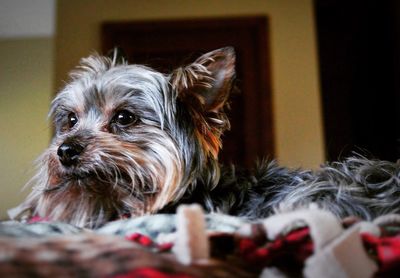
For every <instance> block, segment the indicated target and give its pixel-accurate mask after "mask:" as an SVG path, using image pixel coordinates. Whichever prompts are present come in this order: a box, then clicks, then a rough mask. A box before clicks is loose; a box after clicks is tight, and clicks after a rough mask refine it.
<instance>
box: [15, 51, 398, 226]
mask: <svg viewBox="0 0 400 278" xmlns="http://www.w3.org/2000/svg"><path fill="white" fill-rule="evenodd" d="M234 78H235V53H234V50H233V48H230V47H226V48H222V49H218V50H215V51H212V52H209V53H207V54H205V55H203V56H201V57H200V58H198V59H197V60H196V61H195V62H194V63H192V64H189V65H187V66H184V67H180V68H177V69H176V70H174V71H173V72H172V73H170V74H163V73H160V72H157V71H155V70H153V69H151V68H148V67H145V66H142V65H128V64H127V63H126V62H125V61H124V60H121V59H119V58H118V56H117V55H114V56H112V57H102V56H98V55H93V56H90V57H88V58H85V59H82V61H81V63H80V66H79V67H77V69H76V70H74V71H73V72H72V73H71V81H70V83H69V84H67V85H66V86H65V88H63V89H62V90H61V91H60V92H59V94H58V95H57V96H56V97H55V99H54V100H53V102H52V105H51V109H50V114H49V115H50V118H51V119H52V120H53V123H54V127H55V135H54V138H53V140H52V142H51V144H50V147H49V148H48V149H47V150H46V151H45V152H44V153H43V155H42V156H41V157H40V158H39V160H38V162H39V167H38V173H37V175H36V176H35V177H34V178H33V180H32V184H33V189H32V192H31V193H30V195H29V196H28V197H27V199H26V200H25V201H24V202H23V203H22V204H21V205H20V206H19V209H20V210H25V211H26V210H28V211H29V213H30V215H31V216H40V217H44V218H48V219H51V220H58V221H65V222H68V223H71V224H74V225H77V226H82V227H91V228H93V227H98V226H100V225H102V224H104V223H105V222H107V221H110V220H114V219H119V218H122V217H136V216H141V215H145V214H154V213H162V212H173V211H174V210H175V208H176V207H177V206H178V205H179V204H181V203H199V204H201V205H202V206H203V207H204V209H205V210H206V211H208V212H221V213H227V214H232V215H237V216H242V217H246V218H248V219H258V218H261V217H267V216H269V215H271V214H272V213H274V212H276V211H279V210H291V209H296V208H298V207H301V206H307V205H308V204H310V203H316V204H317V205H318V206H320V207H321V208H324V209H328V210H330V211H332V212H333V213H335V214H336V215H337V216H338V217H345V216H350V215H351V216H357V217H360V218H363V219H372V218H374V217H376V216H378V215H380V214H384V213H389V212H398V211H399V210H400V198H399V197H400V171H399V170H400V166H399V165H398V164H396V163H391V162H384V161H378V160H368V159H365V158H363V157H360V156H358V157H352V158H348V159H347V160H345V161H344V162H336V163H330V164H326V165H324V166H322V167H321V169H319V170H318V171H303V170H295V169H287V168H284V167H280V166H278V165H277V164H276V163H275V162H274V161H270V162H268V161H262V162H259V163H258V164H257V165H256V167H255V169H254V170H253V171H238V170H235V167H233V166H230V167H225V168H224V167H221V166H220V165H219V163H218V153H219V150H220V148H221V135H222V133H223V132H224V131H225V130H226V129H228V128H229V126H230V125H229V121H228V119H227V116H226V113H225V111H226V106H227V101H228V97H229V94H230V92H231V90H232V88H233V82H234Z"/></svg>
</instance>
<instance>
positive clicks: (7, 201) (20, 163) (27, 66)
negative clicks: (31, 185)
mask: <svg viewBox="0 0 400 278" xmlns="http://www.w3.org/2000/svg"><path fill="white" fill-rule="evenodd" d="M52 53H53V40H52V39H51V38H24V39H0V119H1V120H0V198H1V202H0V219H1V218H4V217H5V216H6V210H7V209H9V208H11V207H14V206H16V205H17V204H18V203H19V202H21V201H22V200H23V197H24V196H25V195H26V194H27V193H28V192H29V190H26V191H24V192H23V193H22V192H21V189H22V187H23V186H24V184H25V183H26V182H27V181H28V180H29V179H30V177H31V176H32V175H33V171H32V169H33V167H32V164H33V161H34V160H35V159H36V157H37V156H38V155H39V154H40V152H41V151H42V150H43V149H44V148H45V147H46V145H47V143H48V142H49V135H50V129H49V127H48V124H47V121H46V115H47V109H48V105H49V101H50V95H51V92H52V79H53V74H52V73H53V64H52V62H53V60H52V58H53V57H52Z"/></svg>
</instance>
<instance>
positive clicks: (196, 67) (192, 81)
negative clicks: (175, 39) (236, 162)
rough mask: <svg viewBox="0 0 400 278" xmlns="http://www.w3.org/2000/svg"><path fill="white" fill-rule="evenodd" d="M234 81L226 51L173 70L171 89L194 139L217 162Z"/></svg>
mask: <svg viewBox="0 0 400 278" xmlns="http://www.w3.org/2000/svg"><path fill="white" fill-rule="evenodd" d="M234 78H235V52H234V49H233V48H232V47H225V48H221V49H217V50H214V51H212V52H209V53H206V54H204V55H203V56H201V57H200V58H198V59H197V60H196V61H195V62H194V63H192V64H190V65H188V66H185V67H181V68H178V69H176V70H175V71H174V72H173V73H172V75H171V86H172V89H173V90H174V91H175V92H176V94H177V98H178V100H179V101H181V102H182V103H184V105H186V107H187V108H188V111H189V113H190V114H191V116H192V118H193V119H194V122H195V125H196V135H197V137H198V138H199V139H200V142H201V144H202V146H203V149H204V150H205V152H206V154H211V155H212V156H213V157H214V158H217V156H218V152H219V149H220V147H221V142H220V137H221V134H222V132H223V131H224V130H226V129H227V128H229V121H228V119H227V117H226V114H225V112H224V107H225V106H226V104H227V100H228V97H229V93H230V92H231V90H232V86H233V81H234Z"/></svg>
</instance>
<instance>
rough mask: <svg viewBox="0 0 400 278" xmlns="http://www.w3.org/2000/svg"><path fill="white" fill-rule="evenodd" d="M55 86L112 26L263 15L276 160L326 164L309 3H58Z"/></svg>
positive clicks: (125, 0) (210, 0)
mask: <svg viewBox="0 0 400 278" xmlns="http://www.w3.org/2000/svg"><path fill="white" fill-rule="evenodd" d="M58 3H59V5H58V10H57V25H58V27H57V34H58V35H57V39H56V75H55V76H56V82H57V84H60V80H65V78H66V72H68V71H69V70H70V69H71V68H72V67H73V66H74V65H75V64H76V63H77V62H78V60H79V58H80V57H83V56H86V55H88V54H90V53H91V52H93V51H94V50H97V51H100V23H102V22H103V21H111V20H114V21H116V20H159V19H172V18H173V19H176V18H193V17H195V18H199V17H220V16H238V15H260V14H261V15H267V16H268V17H269V19H270V27H271V35H270V36H271V37H270V38H271V54H272V65H271V66H272V81H273V110H274V111H273V113H274V121H275V126H274V127H275V145H276V156H277V158H278V160H279V161H280V162H281V163H282V164H285V165H288V166H303V167H316V166H318V165H319V164H320V163H321V162H322V161H323V160H324V146H323V132H322V121H321V106H320V99H319V84H318V73H317V60H316V42H315V30H314V29H315V26H314V16H313V10H312V0H268V1H266V0H246V1H244V0H242V1H240V0H217V1H216V0H168V1H167V0H143V1H139V0H137V1H134V0H97V1H91V0H59V2H58Z"/></svg>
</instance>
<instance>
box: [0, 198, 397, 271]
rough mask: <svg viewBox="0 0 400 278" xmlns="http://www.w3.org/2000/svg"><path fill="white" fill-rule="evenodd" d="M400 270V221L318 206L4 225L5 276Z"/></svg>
mask: <svg viewBox="0 0 400 278" xmlns="http://www.w3.org/2000/svg"><path fill="white" fill-rule="evenodd" d="M399 271H400V215H385V216H382V217H380V218H378V219H375V220H374V221H373V222H365V221H360V220H359V219H356V218H346V219H337V218H336V217H335V216H333V215H332V214H331V213H329V212H327V211H323V210H320V209H319V208H314V207H310V208H309V209H304V210H298V211H294V212H287V213H281V214H276V215H273V216H271V217H269V218H267V219H262V220H259V221H256V222H248V221H246V220H245V219H241V218H238V217H233V216H228V215H222V214H206V215H205V214H204V213H203V211H202V210H201V208H200V207H198V206H196V205H191V206H182V207H180V208H179V209H178V212H177V214H158V215H149V216H143V217H139V218H135V219H123V220H118V221H113V222H110V223H108V224H106V225H105V226H103V227H101V228H98V229H96V230H88V229H83V228H78V227H74V226H71V225H69V224H66V223H59V222H52V221H47V220H46V219H32V220H31V221H30V222H27V223H20V222H14V221H8V222H2V223H0V277H160V278H175V277H176V278H181V277H182V278H183V277H260V276H261V277H389V276H395V275H397V274H398V273H399Z"/></svg>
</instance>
